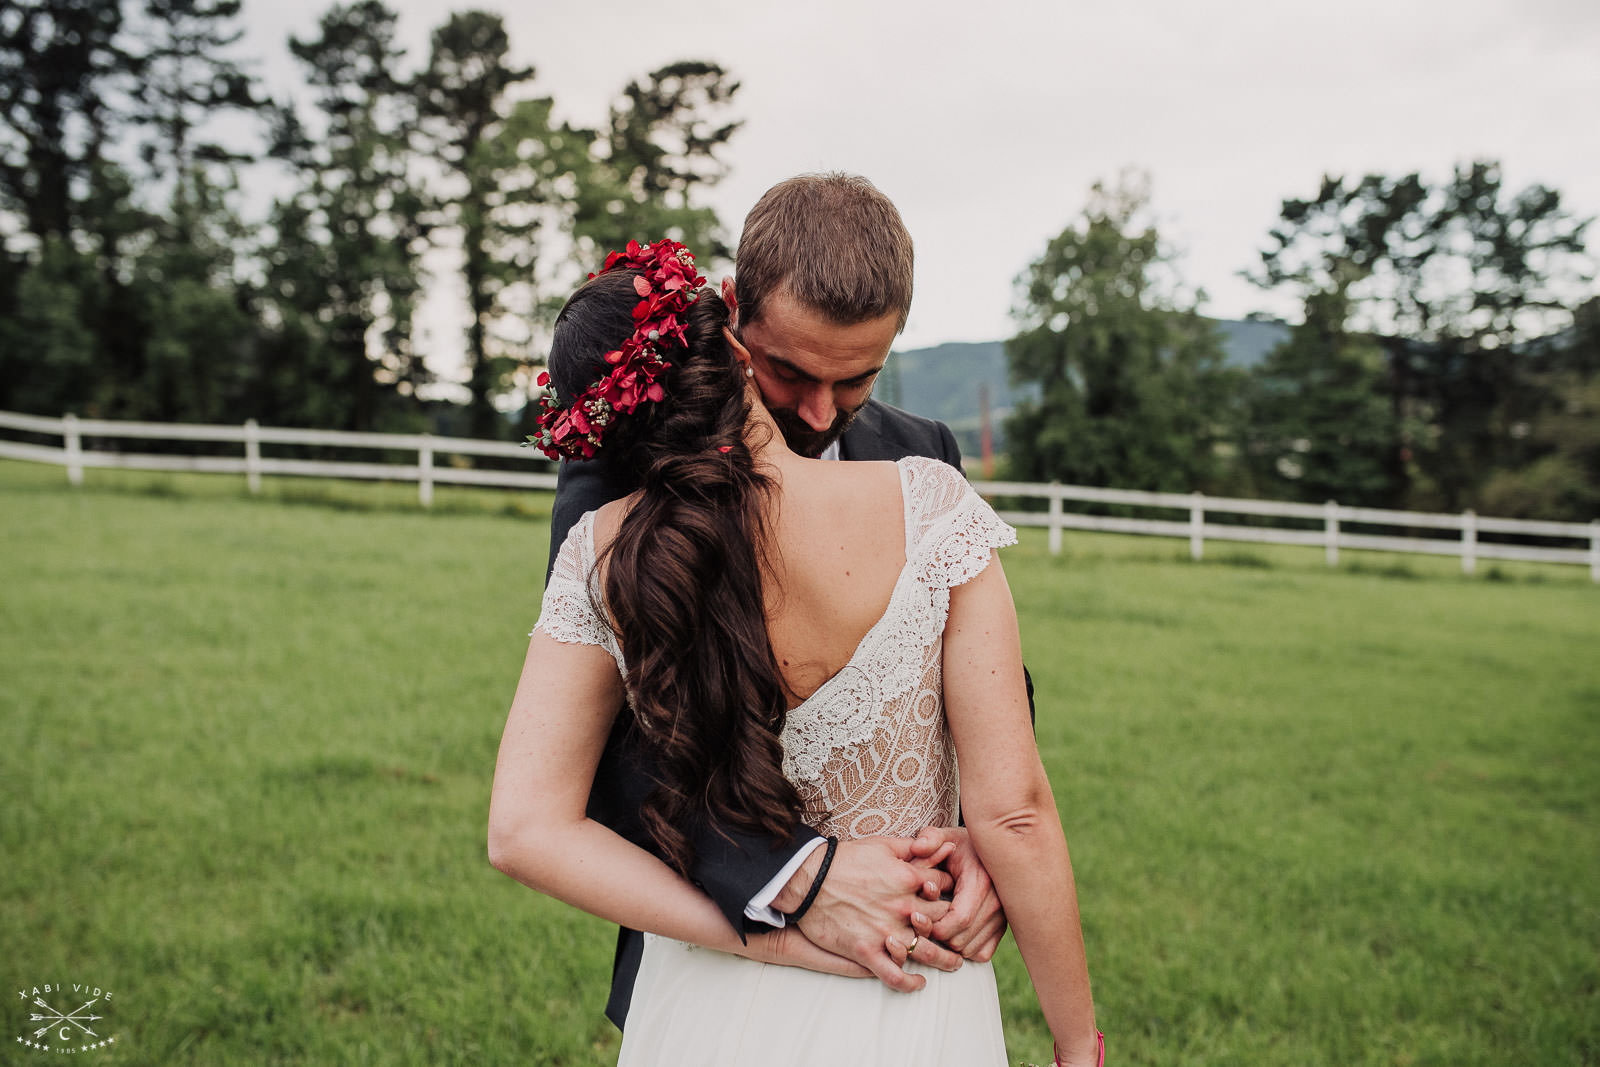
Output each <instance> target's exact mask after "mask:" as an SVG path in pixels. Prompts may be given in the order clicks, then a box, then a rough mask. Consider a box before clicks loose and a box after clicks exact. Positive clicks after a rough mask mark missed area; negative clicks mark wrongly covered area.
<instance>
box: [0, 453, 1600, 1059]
mask: <svg viewBox="0 0 1600 1067" xmlns="http://www.w3.org/2000/svg"><path fill="white" fill-rule="evenodd" d="M414 494H415V490H414V487H407V486H352V485H340V484H334V483H326V482H316V483H306V482H290V481H277V482H272V481H269V483H268V487H267V491H266V492H265V493H264V494H263V495H262V497H260V498H255V499H252V498H248V497H246V496H245V494H244V492H243V486H242V479H241V480H235V479H229V478H221V477H217V478H202V477H179V476H158V475H140V474H129V473H120V472H102V471H90V472H89V474H88V479H87V483H86V485H85V486H83V487H82V488H80V489H77V490H72V489H70V488H69V487H68V486H67V485H66V479H65V475H64V473H63V472H62V471H61V470H60V469H59V468H53V467H37V466H31V465H26V464H19V463H0V782H3V793H0V799H3V801H4V815H3V816H0V847H3V852H4V863H3V864H0V959H3V960H4V963H3V964H0V967H3V970H4V977H5V978H6V979H7V980H8V981H9V983H10V984H9V986H7V987H6V990H7V991H6V997H7V1003H8V1005H9V1006H8V1008H7V1009H6V1012H5V1014H4V1016H3V1019H4V1024H5V1027H6V1030H5V1032H4V1033H0V1039H3V1047H4V1048H5V1049H6V1050H7V1053H6V1058H5V1062H17V1063H44V1062H54V1058H55V1057H54V1054H45V1053H41V1052H38V1051H36V1050H34V1049H31V1048H27V1047H25V1046H24V1045H22V1044H19V1043H17V1042H16V1041H15V1038H16V1037H18V1036H21V1035H27V1034H31V1032H32V1030H33V1029H35V1028H36V1026H37V1025H38V1024H32V1025H30V1024H29V1023H28V1021H27V1012H28V1003H27V1002H28V999H29V998H28V997H21V998H19V996H18V992H19V991H23V992H28V993H29V995H30V996H31V990H32V988H33V987H35V986H40V987H42V985H43V984H44V983H51V984H52V985H53V984H55V983H65V985H66V989H65V990H63V991H62V995H61V996H59V997H55V996H50V997H46V999H47V1000H50V1002H51V1003H52V1004H53V1005H55V1006H57V1007H60V1008H62V1010H68V1006H67V1005H66V1003H65V1002H66V1001H68V1000H71V999H72V996H71V991H72V986H73V985H74V984H87V985H90V986H100V987H102V988H103V989H108V990H111V991H112V993H113V998H112V1000H111V1001H110V1008H109V1010H108V1011H106V1012H105V1014H106V1015H107V1018H106V1019H105V1020H103V1021H102V1022H101V1023H100V1024H97V1025H98V1026H99V1027H100V1028H101V1030H100V1032H101V1034H102V1036H105V1035H106V1034H114V1035H115V1036H116V1042H115V1044H114V1046H112V1047H111V1048H108V1049H104V1050H98V1051H96V1052H95V1053H94V1058H93V1059H92V1060H91V1061H90V1062H97V1063H98V1062H105V1063H116V1064H163V1065H165V1064H257V1063H312V1064H347V1063H382V1064H411V1063H415V1064H434V1063H462V1064H535V1065H538V1064H604V1063H609V1062H611V1061H612V1060H614V1058H615V1051H616V1046H617V1040H616V1035H615V1033H614V1031H613V1030H612V1028H611V1027H610V1025H609V1024H608V1023H606V1022H605V1021H604V1019H603V1018H602V1017H601V1005H602V1003H603V1000H604V994H605V988H606V983H607V976H608V974H609V967H610V954H611V934H610V931H609V929H608V928H607V927H605V926H604V924H602V923H600V922H598V921H595V920H591V919H589V918H588V917H586V916H583V915H580V914H578V913H576V912H574V911H573V910H571V909H569V908H567V907H565V906H564V905H560V904H557V903H555V902H553V901H550V900H547V899H544V898H541V897H539V896H537V895H535V894H534V893H532V892H531V891H528V890H526V889H524V888H522V887H521V886H518V885H516V884H514V883H512V882H511V881H510V880H509V879H507V878H505V877H504V876H502V875H500V874H498V873H497V872H495V871H494V870H492V869H491V868H490V867H489V865H488V863H487V861H486V860H485V858H484V822H485V815H486V811H487V800H488V789H489V781H490V776H491V773H492V770H493V764H494V755H495V748H496V745H497V743H498V739H499V733H500V728H501V725H502V723H503V719H504V714H505V708H506V706H507V703H508V701H509V699H510V696H511V692H512V689H513V687H514V685H515V682H516V677H517V672H518V670H519V667H520V664H521V659H522V654H523V651H524V649H525V646H526V636H525V635H526V633H527V631H528V629H529V628H530V626H531V625H532V623H533V621H534V618H535V616H536V613H537V610H538V601H539V593H540V587H541V583H542V578H543V573H544V561H545V557H546V549H547V543H546V538H547V532H546V526H545V517H546V514H547V509H548V503H549V501H548V498H546V497H542V496H539V495H537V494H512V493H494V492H489V491H477V490H456V491H453V492H452V491H441V493H440V495H439V498H438V506H436V508H435V509H434V510H433V511H432V512H431V513H429V512H422V511H419V510H417V509H416V507H415V504H414ZM1185 551H1186V546H1185V545H1184V544H1182V543H1179V542H1166V541H1160V540H1155V539H1138V538H1115V537H1096V536H1093V535H1079V536H1076V537H1074V536H1072V535H1068V538H1067V551H1066V552H1065V553H1064V554H1063V555H1061V556H1060V557H1055V558H1052V557H1050V556H1049V555H1047V554H1046V553H1045V551H1044V548H1043V538H1042V536H1034V535H1033V534H1032V533H1031V532H1029V533H1025V535H1024V539H1023V544H1022V545H1021V546H1019V547H1018V548H1015V549H1010V550H1008V551H1007V553H1006V554H1005V557H1004V558H1005V561H1006V567H1007V571H1008V574H1009V575H1010V578H1011V583H1012V587H1013V589H1014V590H1015V592H1016V596H1017V601H1018V606H1019V610H1020V613H1021V617H1022V628H1023V634H1024V640H1025V646H1026V655H1027V660H1028V663H1029V666H1030V668H1031V669H1032V671H1033V674H1034V677H1035V680H1036V682H1037V684H1038V689H1039V697H1038V706H1039V727H1038V731H1039V742H1040V747H1041V750H1042V752H1043V754H1044V757H1045V761H1046V764H1047V766H1048V767H1049V769H1050V772H1051V776H1052V780H1053V781H1054V783H1055V787H1056V793H1057V797H1058V800H1059V802H1060V806H1061V810H1062V813H1063V816H1064V818H1065V822H1066V825H1067V832H1068V837H1069V840H1070V842H1071V844H1072V847H1073V856H1074V861H1075V864H1076V866H1077V870H1078V886H1079V894H1080V897H1081V900H1082V907H1083V913H1084V919H1085V933H1086V936H1087V941H1088V947H1089V955H1090V967H1091V971H1092V974H1093V977H1094V981H1095V990H1096V1002H1097V1006H1098V1012H1099V1019H1100V1023H1101V1025H1102V1027H1103V1028H1104V1029H1105V1030H1106V1032H1107V1035H1108V1040H1109V1043H1110V1048H1111V1057H1110V1059H1109V1061H1108V1062H1114V1063H1116V1064H1119V1065H1122V1064H1183V1065H1188V1064H1211V1065H1223V1064H1228V1065H1234V1064H1282V1065H1293V1067H1301V1065H1323V1064H1325V1065H1330V1067H1331V1065H1335V1064H1337V1065H1341V1067H1343V1065H1350V1064H1384V1065H1409V1064H1447V1065H1460V1064H1483V1065H1490V1064H1493V1065H1502V1064H1538V1065H1550V1064H1600V589H1597V588H1595V587H1594V586H1592V585H1591V584H1590V582H1589V580H1588V575H1587V573H1586V572H1585V571H1584V570H1583V569H1581V568H1576V567H1568V568H1559V567H1543V568H1541V567H1533V566H1527V567H1505V566H1502V567H1500V568H1496V569H1494V570H1493V571H1492V572H1491V578H1499V579H1501V580H1489V579H1486V578H1484V577H1479V578H1477V579H1464V578H1461V577H1460V576H1459V575H1457V574H1455V573H1454V569H1453V568H1454V566H1455V564H1454V563H1453V562H1451V561H1445V560H1429V559H1412V558H1401V557H1371V556H1361V555H1358V554H1347V565H1346V566H1345V567H1343V568H1341V569H1340V570H1337V571H1328V570H1326V569H1325V568H1324V567H1323V566H1322V564H1321V557H1320V554H1319V553H1316V552H1314V551H1297V550H1290V549H1281V550H1280V549H1272V550H1268V549H1260V550H1256V549H1250V550H1244V549H1232V550H1225V551H1224V552H1223V554H1222V556H1221V558H1219V559H1215V560H1208V561H1207V562H1205V563H1202V564H1199V565H1196V564H1193V563H1190V562H1188V561H1187V560H1186V559H1183V558H1181V557H1182V554H1183V553H1184V552H1185ZM1000 968H1001V972H1000V973H1001V988H1002V997H1003V998H1004V1006H1005V1010H1006V1016H1007V1020H1008V1040H1009V1044H1010V1049H1011V1056H1012V1059H1013V1061H1024V1060H1031V1061H1040V1060H1043V1059H1045V1058H1047V1057H1048V1047H1049V1046H1048V1041H1047V1039H1046V1038H1045V1036H1044V1031H1043V1029H1042V1026H1041V1023H1040V1021H1039V1016H1038V1013H1037V1009H1036V1008H1035V1006H1034V1005H1033V1002H1032V996H1031V993H1030V992H1029V991H1028V989H1027V986H1026V980H1025V975H1024V973H1023V970H1022V967H1021V963H1020V960H1019V959H1018V958H1017V956H1016V954H1015V952H1014V950H1012V949H1011V947H1010V945H1009V943H1008V945H1007V948H1006V949H1005V950H1004V951H1003V953H1002V956H1001V957H1000ZM81 999H88V998H87V997H85V998H81ZM72 1006H75V1005H72ZM830 1067H845V1065H830Z"/></svg>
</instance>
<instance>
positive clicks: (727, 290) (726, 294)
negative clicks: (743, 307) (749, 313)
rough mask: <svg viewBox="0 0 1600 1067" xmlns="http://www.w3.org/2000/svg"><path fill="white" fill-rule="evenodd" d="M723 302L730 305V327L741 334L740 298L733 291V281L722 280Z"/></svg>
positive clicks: (728, 279) (730, 279)
mask: <svg viewBox="0 0 1600 1067" xmlns="http://www.w3.org/2000/svg"><path fill="white" fill-rule="evenodd" d="M722 302H723V303H724V304H727V305H728V325H729V326H730V327H732V328H733V332H734V333H738V332H739V298H738V296H736V295H735V294H734V291H733V279H732V278H724V279H722Z"/></svg>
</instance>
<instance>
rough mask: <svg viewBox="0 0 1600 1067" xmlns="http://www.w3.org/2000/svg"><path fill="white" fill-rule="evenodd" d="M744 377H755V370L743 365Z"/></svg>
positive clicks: (748, 365)
mask: <svg viewBox="0 0 1600 1067" xmlns="http://www.w3.org/2000/svg"><path fill="white" fill-rule="evenodd" d="M744 376H745V377H746V378H754V377H755V376H756V369H755V368H754V367H752V366H750V364H748V363H746V364H745V365H744Z"/></svg>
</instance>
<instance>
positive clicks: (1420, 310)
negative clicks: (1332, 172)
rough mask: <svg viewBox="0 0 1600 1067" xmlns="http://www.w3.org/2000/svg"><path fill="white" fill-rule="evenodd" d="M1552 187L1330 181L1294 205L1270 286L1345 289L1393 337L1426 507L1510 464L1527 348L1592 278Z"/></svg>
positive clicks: (1404, 473) (1496, 173)
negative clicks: (1521, 350)
mask: <svg viewBox="0 0 1600 1067" xmlns="http://www.w3.org/2000/svg"><path fill="white" fill-rule="evenodd" d="M1586 225H1587V223H1585V222H1583V221H1580V220H1577V219H1574V218H1572V217H1571V216H1570V215H1569V214H1568V213H1567V212H1566V211H1565V209H1564V208H1563V207H1562V205H1561V197H1560V194H1559V193H1557V192H1555V191H1554V190H1551V189H1547V188H1544V187H1543V186H1537V185H1535V186H1530V187H1529V188H1527V189H1524V190H1522V191H1520V192H1518V193H1515V194H1511V193H1509V192H1508V191H1507V190H1506V189H1505V188H1504V185H1503V181H1502V178H1501V174H1500V169H1499V166H1498V165H1497V164H1495V163H1492V162H1476V163H1472V164H1469V165H1464V166H1460V167H1457V168H1456V170H1455V172H1454V174H1453V176H1452V178H1451V180H1450V181H1448V182H1445V183H1442V184H1439V185H1429V184H1428V183H1427V182H1425V181H1424V180H1423V179H1422V178H1421V177H1420V176H1419V175H1417V174H1407V175H1404V176H1402V177H1399V178H1394V177H1388V176H1384V175H1376V174H1369V175H1367V176H1365V177H1364V178H1361V179H1359V180H1356V181H1347V180H1345V179H1343V178H1336V177H1328V178H1325V179H1324V180H1323V183H1322V188H1321V189H1320V190H1319V192H1318V194H1317V196H1316V197H1315V198H1312V199H1309V200H1286V201H1284V202H1283V209H1282V213H1281V219H1280V223H1279V225H1278V226H1277V227H1275V228H1274V230H1273V231H1272V233H1271V235H1270V239H1269V240H1270V244H1269V247H1268V248H1267V249H1266V250H1264V251H1263V252H1262V269H1261V271H1260V273H1259V274H1258V275H1257V276H1256V279H1257V281H1258V282H1259V283H1260V284H1262V285H1264V286H1267V287H1273V288H1276V287H1280V286H1288V287H1291V288H1292V289H1293V290H1294V291H1296V292H1297V293H1299V294H1300V295H1301V296H1302V298H1303V299H1305V298H1309V297H1310V295H1311V294H1313V293H1318V292H1328V291H1331V290H1332V289H1334V288H1335V287H1336V286H1341V285H1342V286H1345V287H1346V288H1347V291H1348V292H1349V294H1350V297H1351V302H1352V305H1351V306H1352V321H1353V322H1354V324H1355V328H1356V329H1359V330H1364V331H1366V332H1369V333H1372V334H1374V335H1378V336H1380V337H1381V338H1382V339H1383V340H1382V344H1383V346H1384V348H1385V353H1386V358H1387V361H1388V375H1387V395H1388V399H1389V402H1390V406H1391V408H1392V415H1393V419H1394V422H1395V423H1396V425H1398V426H1401V427H1403V428H1419V429H1420V431H1421V432H1415V433H1414V432H1410V430H1409V429H1407V430H1406V432H1403V433H1402V436H1401V437H1400V438H1398V439H1397V440H1396V443H1395V455H1394V458H1393V459H1392V460H1391V464H1390V466H1391V470H1392V471H1393V472H1394V475H1395V476H1397V477H1400V478H1402V479H1404V480H1406V481H1407V482H1408V486H1409V487H1408V490H1407V494H1408V496H1409V501H1410V503H1411V504H1413V505H1414V506H1419V507H1447V508H1455V507H1461V506H1464V505H1465V504H1466V503H1468V502H1470V500H1471V499H1472V494H1473V492H1474V490H1475V488H1476V486H1477V485H1478V484H1479V482H1480V481H1481V479H1482V478H1483V477H1484V476H1485V474H1486V473H1487V472H1488V471H1489V470H1491V469H1493V468H1494V467H1495V466H1496V465H1499V464H1503V463H1504V462H1505V460H1506V458H1507V457H1506V453H1507V449H1508V447H1509V446H1508V438H1507V431H1508V427H1509V425H1510V424H1511V423H1512V422H1513V421H1515V420H1514V419H1511V418H1508V417H1507V412H1508V411H1515V410H1517V409H1520V408H1524V407H1526V406H1528V404H1529V401H1528V399H1527V398H1526V397H1521V396H1519V395H1518V394H1519V392H1520V391H1522V390H1523V389H1524V388H1525V386H1526V384H1527V378H1526V375H1524V374H1523V373H1522V371H1523V369H1524V368H1523V361H1522V360H1521V359H1520V357H1519V356H1518V354H1517V353H1518V346H1519V345H1521V344H1523V343H1525V342H1527V341H1528V340H1530V339H1531V338H1533V337H1536V336H1539V335H1540V334H1541V333H1546V332H1549V331H1550V330H1552V329H1554V328H1556V327H1558V326H1559V325H1561V323H1562V322H1563V321H1565V320H1566V319H1567V317H1568V314H1567V312H1566V311H1565V310H1564V305H1565V304H1566V303H1569V302H1570V300H1571V298H1572V296H1573V294H1575V293H1576V292H1578V291H1580V289H1581V285H1582V283H1583V282H1584V281H1586V279H1587V269H1586V264H1585V257H1584V229H1585V227H1586Z"/></svg>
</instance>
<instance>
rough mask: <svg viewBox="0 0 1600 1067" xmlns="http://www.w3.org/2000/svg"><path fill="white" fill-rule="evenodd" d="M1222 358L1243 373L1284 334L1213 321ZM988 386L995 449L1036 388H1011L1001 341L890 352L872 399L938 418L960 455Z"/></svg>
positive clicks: (972, 442)
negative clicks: (1013, 411) (1013, 415)
mask: <svg viewBox="0 0 1600 1067" xmlns="http://www.w3.org/2000/svg"><path fill="white" fill-rule="evenodd" d="M1215 322H1216V326H1217V331H1218V332H1219V333H1220V334H1221V335H1222V351H1223V356H1224V359H1225V360H1226V362H1227V363H1228V365H1229V366H1233V367H1240V368H1245V369H1248V368H1250V367H1253V366H1255V365H1256V364H1257V363H1260V362H1261V360H1262V359H1264V358H1265V357H1266V354H1267V353H1268V352H1270V351H1272V349H1273V348H1275V347H1277V346H1278V345H1279V344H1280V343H1282V342H1283V341H1284V340H1285V339H1286V338H1287V337H1288V336H1289V327H1288V326H1286V325H1285V324H1283V323H1281V322H1258V321H1256V320H1253V319H1246V320H1240V319H1217V320H1215ZM984 385H987V386H988V387H989V411H990V415H991V417H992V419H993V423H994V444H995V450H996V451H1001V450H1003V449H1004V448H1005V419H1006V416H1007V415H1009V414H1010V413H1011V408H1012V407H1013V405H1015V404H1016V403H1017V402H1019V401H1021V400H1027V399H1032V398H1034V397H1037V396H1038V395H1039V390H1038V386H1036V385H1034V384H1032V383H1029V384H1027V385H1025V386H1016V385H1012V384H1011V379H1010V375H1009V374H1008V373H1007V371H1006V355H1005V343H1004V342H1002V341H975V342H958V343H952V344H943V345H936V346H935V347H933V348H913V349H910V350H909V351H905V352H894V353H892V354H891V355H890V357H889V362H888V363H887V364H886V365H885V366H884V369H883V375H882V376H881V377H880V378H879V380H878V387H877V390H876V392H875V395H876V396H877V397H878V399H880V400H882V401H884V402H885V403H888V404H893V405H894V406H895V407H897V408H904V409H905V410H906V411H910V412H914V413H916V414H918V415H924V416H927V417H928V418H931V419H938V420H940V421H941V422H945V423H948V424H949V426H950V428H951V429H952V430H954V431H955V435H956V440H957V441H958V442H959V443H960V445H961V451H962V454H963V455H967V456H973V457H975V456H977V455H978V452H979V442H978V435H979V420H980V418H981V416H980V414H979V403H978V396H979V392H980V390H981V388H982V387H983V386H984Z"/></svg>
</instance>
